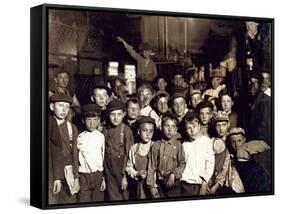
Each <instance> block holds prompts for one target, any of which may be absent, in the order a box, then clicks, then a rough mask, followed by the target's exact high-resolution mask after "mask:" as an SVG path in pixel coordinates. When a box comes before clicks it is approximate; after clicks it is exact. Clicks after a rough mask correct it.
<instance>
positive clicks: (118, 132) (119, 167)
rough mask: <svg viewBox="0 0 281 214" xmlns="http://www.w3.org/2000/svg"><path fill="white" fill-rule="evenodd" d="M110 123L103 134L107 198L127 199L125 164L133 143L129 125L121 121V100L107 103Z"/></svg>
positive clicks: (123, 107)
mask: <svg viewBox="0 0 281 214" xmlns="http://www.w3.org/2000/svg"><path fill="white" fill-rule="evenodd" d="M107 112H108V116H109V121H110V124H109V125H108V127H107V128H106V129H105V130H104V135H105V164H104V170H105V179H106V184H107V190H108V197H109V200H110V201H112V200H128V197H129V195H128V189H127V187H128V181H127V175H126V166H127V161H128V155H129V150H130V148H131V146H132V145H133V144H134V137H133V133H132V130H131V129H130V127H128V126H127V125H125V124H124V123H123V122H122V121H123V118H124V116H125V114H126V112H125V105H124V104H123V103H122V101H120V100H117V99H113V100H112V101H110V102H109V103H108V106H107Z"/></svg>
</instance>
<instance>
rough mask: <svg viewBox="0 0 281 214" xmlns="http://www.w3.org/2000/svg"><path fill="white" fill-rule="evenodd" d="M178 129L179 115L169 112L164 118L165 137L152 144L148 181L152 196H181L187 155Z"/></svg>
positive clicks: (163, 129)
mask: <svg viewBox="0 0 281 214" xmlns="http://www.w3.org/2000/svg"><path fill="white" fill-rule="evenodd" d="M177 130H178V120H177V116H176V115H174V114H173V113H170V112H167V113H166V114H165V115H164V116H163V118H162V131H163V138H162V139H161V140H159V141H157V142H156V143H154V144H153V145H152V147H151V154H150V157H149V162H148V172H147V180H146V182H147V185H148V187H149V189H150V193H151V195H152V198H160V197H161V198H169V197H179V196H180V185H179V179H180V178H181V175H182V172H183V170H184V168H185V156H184V151H183V147H182V144H181V142H180V140H179V134H178V133H177Z"/></svg>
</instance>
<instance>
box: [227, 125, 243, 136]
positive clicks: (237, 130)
mask: <svg viewBox="0 0 281 214" xmlns="http://www.w3.org/2000/svg"><path fill="white" fill-rule="evenodd" d="M236 134H242V135H243V136H245V131H244V129H242V128H240V127H235V128H232V129H230V131H229V133H228V135H227V136H228V137H230V136H231V135H236Z"/></svg>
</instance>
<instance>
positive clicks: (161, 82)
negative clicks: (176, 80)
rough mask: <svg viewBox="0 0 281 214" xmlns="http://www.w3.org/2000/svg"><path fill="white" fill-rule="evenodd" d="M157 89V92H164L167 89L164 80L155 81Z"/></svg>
mask: <svg viewBox="0 0 281 214" xmlns="http://www.w3.org/2000/svg"><path fill="white" fill-rule="evenodd" d="M157 87H158V89H159V90H161V91H164V90H165V89H166V87H167V82H166V80H165V79H163V78H161V79H159V80H158V81H157Z"/></svg>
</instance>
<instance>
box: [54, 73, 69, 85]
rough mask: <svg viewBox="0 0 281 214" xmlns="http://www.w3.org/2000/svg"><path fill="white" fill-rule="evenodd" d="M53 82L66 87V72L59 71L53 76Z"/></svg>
mask: <svg viewBox="0 0 281 214" xmlns="http://www.w3.org/2000/svg"><path fill="white" fill-rule="evenodd" d="M55 82H56V83H57V84H58V86H59V87H61V88H67V86H68V83H69V76H68V73H59V74H58V75H57V76H56V77H55Z"/></svg>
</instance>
